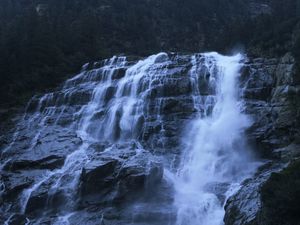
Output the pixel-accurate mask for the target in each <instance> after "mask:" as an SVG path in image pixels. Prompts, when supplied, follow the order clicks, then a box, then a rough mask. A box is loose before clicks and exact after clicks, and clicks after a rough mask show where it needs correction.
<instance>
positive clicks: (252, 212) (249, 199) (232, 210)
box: [224, 162, 283, 225]
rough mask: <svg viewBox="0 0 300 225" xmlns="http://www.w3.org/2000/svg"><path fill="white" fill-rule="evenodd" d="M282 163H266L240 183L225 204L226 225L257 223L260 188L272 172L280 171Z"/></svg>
mask: <svg viewBox="0 0 300 225" xmlns="http://www.w3.org/2000/svg"><path fill="white" fill-rule="evenodd" d="M282 167H283V165H281V164H273V163H272V162H270V163H266V164H265V165H263V166H261V167H260V168H259V170H258V172H257V173H256V174H255V175H254V177H253V178H250V179H248V180H246V181H244V183H243V184H242V187H241V189H240V190H239V191H238V192H237V193H236V194H234V195H233V196H232V197H230V198H229V199H228V201H227V202H226V205H225V211H226V213H225V217H224V222H225V224H226V225H258V224H261V223H260V222H259V221H260V220H259V212H260V210H261V207H262V202H261V196H260V190H261V187H262V185H263V184H264V182H266V181H267V180H268V179H269V177H270V175H271V173H272V172H276V171H280V170H281V169H282Z"/></svg>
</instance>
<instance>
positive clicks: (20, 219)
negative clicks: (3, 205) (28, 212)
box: [5, 214, 29, 225]
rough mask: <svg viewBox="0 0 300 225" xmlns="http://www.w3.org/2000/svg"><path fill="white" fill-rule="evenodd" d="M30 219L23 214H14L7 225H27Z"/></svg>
mask: <svg viewBox="0 0 300 225" xmlns="http://www.w3.org/2000/svg"><path fill="white" fill-rule="evenodd" d="M28 222H29V219H28V218H27V217H26V216H25V215H23V214H14V215H12V216H11V217H10V218H9V219H8V220H7V221H6V224H5V225H21V224H27V223H28Z"/></svg>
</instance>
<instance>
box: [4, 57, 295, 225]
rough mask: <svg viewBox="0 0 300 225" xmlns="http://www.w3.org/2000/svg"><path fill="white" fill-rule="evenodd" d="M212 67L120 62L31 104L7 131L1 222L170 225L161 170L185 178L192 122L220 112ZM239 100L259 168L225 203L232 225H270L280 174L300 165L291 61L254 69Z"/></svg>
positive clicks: (171, 212)
mask: <svg viewBox="0 0 300 225" xmlns="http://www.w3.org/2000/svg"><path fill="white" fill-rule="evenodd" d="M205 63H206V62H205V60H204V58H203V55H201V54H195V55H182V54H174V53H170V54H166V53H160V54H158V55H155V56H151V57H149V58H147V59H144V60H142V61H137V59H135V58H130V57H129V58H128V57H127V58H126V57H114V58H112V59H110V60H104V61H100V62H95V63H90V64H86V65H85V66H84V67H83V69H82V72H81V73H80V74H78V75H77V76H75V77H74V78H71V79H70V80H68V81H66V82H65V83H64V84H63V85H62V86H61V87H59V88H57V90H55V91H54V92H52V93H48V94H46V95H43V96H36V97H34V98H33V99H31V101H30V102H29V103H28V105H27V107H26V113H25V114H24V115H23V114H20V115H19V116H17V117H15V118H14V119H12V120H11V121H10V123H8V124H6V125H5V123H2V126H3V129H2V133H1V142H0V143H1V174H0V176H1V186H0V187H1V188H0V197H1V198H0V201H1V206H0V210H1V215H0V221H1V223H4V222H6V223H7V224H25V223H26V222H30V223H33V224H62V223H64V222H66V221H69V222H70V224H95V223H96V222H97V223H99V224H101V225H103V224H106V225H107V224H114V225H116V224H122V225H124V224H132V223H134V224H154V225H161V224H173V223H174V221H175V218H176V212H175V209H174V207H173V206H172V202H173V201H174V199H173V192H174V190H173V187H172V185H170V183H169V182H167V178H166V174H165V173H164V169H163V168H168V169H169V170H172V169H174V168H176V167H177V165H178V162H179V154H180V149H181V147H182V146H181V143H180V136H181V135H182V130H183V127H184V125H185V124H186V122H187V121H188V120H190V119H191V118H194V117H195V116H196V115H198V114H199V113H200V114H203V115H204V114H205V113H207V112H208V113H209V111H210V110H211V108H213V105H214V102H213V98H210V96H214V95H215V90H214V88H212V87H211V86H210V84H209V79H210V76H211V74H210V72H209V70H208V67H207V64H205ZM149 65H150V66H149ZM191 71H192V72H191ZM128 74H129V75H128ZM139 74H143V76H139ZM193 74H197V79H196V78H195V77H193ZM125 76H129V78H128V79H129V80H128V79H123V78H124V77H125ZM131 76H132V78H131ZM127 81H130V82H127ZM195 87H197V88H198V89H199V90H201V93H196V92H195ZM132 90H134V91H132ZM240 90H241V92H242V93H243V98H244V102H245V108H244V111H245V113H247V114H248V115H249V116H251V118H252V119H253V124H252V126H251V127H250V128H249V129H248V130H247V137H248V142H249V144H250V145H251V147H252V149H255V150H256V154H257V155H258V157H259V158H261V159H262V160H261V161H262V162H261V164H262V166H261V167H260V168H259V169H258V171H257V172H256V174H255V175H254V176H253V177H252V178H249V179H247V180H246V181H244V183H243V184H242V185H241V188H240V190H239V191H238V192H237V193H236V194H234V195H233V196H231V197H230V198H229V199H228V200H227V202H226V205H225V209H226V215H225V224H226V225H254V224H272V218H270V217H271V216H272V214H270V210H269V202H268V200H269V198H268V196H270V195H267V194H265V192H266V191H267V190H269V188H268V187H269V186H270V185H271V186H272V183H274V178H273V177H274V175H272V176H271V174H272V173H273V172H280V171H281V170H282V169H283V168H285V167H286V166H287V165H288V164H289V162H291V161H293V160H295V159H297V157H298V156H299V154H300V149H299V144H300V143H299V133H300V131H299V125H300V124H299V122H300V120H299V119H300V112H299V110H300V107H299V104H300V101H299V91H300V82H299V74H298V73H297V70H296V65H295V61H294V59H293V57H292V56H291V55H290V54H286V55H285V56H284V57H282V58H278V59H264V58H255V59H251V58H250V59H248V60H247V61H245V62H244V66H243V68H242V76H241V78H240ZM116 96H119V97H118V98H116ZM195 96H197V99H198V101H196V102H195V98H194V97H195ZM209 101H211V107H208V108H205V109H204V107H203V106H204V102H206V103H207V102H209ZM206 106H207V105H206ZM128 108H129V109H128ZM129 111H130V112H131V113H128V112H129ZM125 116H126V120H124V118H125ZM99 140H101V141H99ZM295 168H298V167H295V166H294V167H291V169H290V170H291V171H292V172H288V174H289V177H293V176H292V175H290V174H294V173H295ZM290 170H289V171H290ZM285 174H287V173H285ZM285 174H281V175H278V176H283V177H284V176H285ZM270 177H271V179H270ZM272 179H273V180H272ZM284 180H285V179H282V180H280V179H279V180H278V179H277V180H276V182H277V183H278V184H277V185H282V183H281V182H284ZM224 188H226V187H223V189H222V188H221V189H220V190H219V192H224ZM219 194H220V193H219ZM223 194H224V193H221V195H223ZM273 224H274V223H273ZM282 224H284V223H282ZM285 224H287V225H288V224H290V225H294V224H295V223H294V224H293V223H288V222H287V223H285ZM277 225H278V224H277Z"/></svg>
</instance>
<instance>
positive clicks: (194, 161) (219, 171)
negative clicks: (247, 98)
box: [173, 53, 255, 225]
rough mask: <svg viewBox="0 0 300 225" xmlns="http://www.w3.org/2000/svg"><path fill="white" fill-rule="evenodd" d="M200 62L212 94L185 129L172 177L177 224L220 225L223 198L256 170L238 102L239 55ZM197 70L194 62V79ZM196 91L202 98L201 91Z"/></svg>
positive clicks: (246, 119)
mask: <svg viewBox="0 0 300 225" xmlns="http://www.w3.org/2000/svg"><path fill="white" fill-rule="evenodd" d="M203 58H204V64H205V67H206V68H207V76H209V86H210V88H212V89H214V92H215V95H214V96H204V98H205V100H204V101H203V102H204V104H203V105H202V107H203V108H204V112H205V113H204V114H203V113H202V114H201V113H199V115H198V117H197V118H196V119H195V120H193V121H192V122H190V123H189V124H188V125H187V132H186V134H185V135H184V136H183V142H184V146H185V148H184V150H183V154H182V159H181V165H180V167H179V169H178V171H179V172H178V175H177V177H175V178H173V180H174V184H175V189H176V195H175V205H176V207H177V209H178V212H177V222H176V224H177V225H185V224H189V225H220V224H222V220H223V216H224V213H225V212H224V209H223V204H224V202H225V200H226V198H227V195H228V194H229V193H230V191H232V189H233V188H234V187H235V186H236V185H238V184H239V182H241V181H242V180H243V179H244V178H245V177H246V176H247V175H249V173H250V172H251V171H253V169H254V168H255V167H254V164H253V161H252V158H251V155H250V153H249V152H247V145H246V143H245V138H244V137H243V134H244V131H245V129H246V128H247V127H249V125H250V124H251V120H250V118H249V117H248V116H247V115H245V114H244V113H242V107H243V105H242V100H241V99H240V98H239V97H240V96H239V88H238V77H239V75H240V69H241V66H242V60H243V56H242V55H240V54H238V55H235V56H232V57H228V56H222V55H219V54H217V53H207V54H204V55H203ZM194 60H195V59H194ZM198 66H199V64H197V63H194V68H193V69H192V71H191V73H192V77H195V76H197V72H199V71H198ZM197 92H200V93H199V94H200V95H199V96H201V90H197ZM199 96H198V97H199ZM198 102H199V101H195V103H198ZM196 105H199V103H198V104H196ZM212 105H213V109H212V111H211V112H209V111H210V110H209V109H210V108H211V107H212ZM226 192H227V193H226Z"/></svg>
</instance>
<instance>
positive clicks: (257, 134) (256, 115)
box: [224, 53, 300, 225]
mask: <svg viewBox="0 0 300 225" xmlns="http://www.w3.org/2000/svg"><path fill="white" fill-rule="evenodd" d="M243 74H244V76H242V85H245V90H244V99H245V103H246V107H245V110H246V112H247V113H248V114H250V115H252V118H253V125H252V126H251V127H250V129H249V130H248V132H247V133H248V138H249V142H250V143H251V144H252V145H253V146H254V147H253V148H254V149H256V150H257V154H259V155H260V156H262V157H264V158H267V159H271V161H270V162H269V163H267V164H266V165H264V166H262V167H261V168H260V169H259V170H258V172H257V173H256V174H255V176H254V177H253V178H251V179H249V180H247V181H245V182H244V183H243V185H242V187H241V189H240V190H239V191H238V192H237V193H236V194H235V195H234V196H232V197H231V198H230V199H229V200H228V201H227V203H226V206H225V209H226V215H225V219H224V221H225V224H228V225H258V224H277V222H276V221H273V219H272V218H267V217H266V218H263V217H264V216H266V215H264V216H263V215H262V209H263V208H264V202H263V201H262V198H261V192H262V187H263V185H264V184H265V183H266V182H267V181H268V180H269V179H270V176H271V174H272V173H277V172H280V171H281V170H282V169H283V168H284V167H285V166H286V165H287V164H289V163H290V162H291V161H293V160H294V159H297V158H298V157H299V153H300V148H299V137H300V136H299V134H300V129H299V128H300V126H299V125H300V124H299V122H300V117H299V116H300V114H299V112H300V111H299V109H300V105H299V104H300V92H299V90H300V89H299V87H300V86H299V84H300V83H299V77H300V76H299V74H298V72H297V69H296V65H295V61H294V59H293V57H292V56H291V55H290V54H289V53H287V54H286V55H285V56H284V57H282V58H280V59H252V60H250V61H249V62H248V64H247V65H246V66H245V68H244V71H243ZM274 207H276V206H274ZM286 207H289V206H288V205H287V206H286ZM266 221H267V222H266ZM287 224H290V223H289V222H287ZM291 225H292V224H291Z"/></svg>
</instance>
